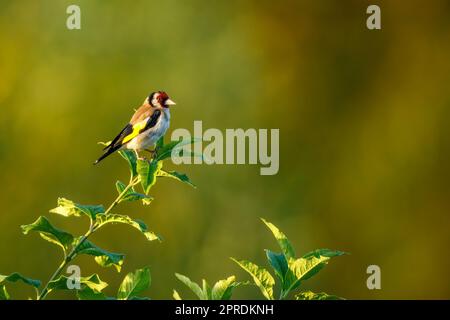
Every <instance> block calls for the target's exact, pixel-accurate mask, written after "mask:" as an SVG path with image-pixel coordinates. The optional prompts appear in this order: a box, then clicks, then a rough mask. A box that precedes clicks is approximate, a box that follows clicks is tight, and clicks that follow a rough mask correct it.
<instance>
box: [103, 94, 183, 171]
mask: <svg viewBox="0 0 450 320" xmlns="http://www.w3.org/2000/svg"><path fill="white" fill-rule="evenodd" d="M175 104H176V103H175V102H173V101H172V100H171V99H170V98H169V96H168V95H167V93H166V92H164V91H156V92H152V93H151V94H149V96H148V97H146V98H145V100H144V102H143V103H142V105H141V106H140V107H139V108H138V109H137V110H136V111H135V113H134V114H133V116H132V117H131V120H130V122H129V123H127V125H126V126H125V127H124V128H123V129H122V131H120V133H119V134H118V135H117V136H116V137H115V138H114V139H113V140H112V141H111V142H109V143H108V144H107V145H106V147H105V148H104V149H103V150H104V153H103V154H102V156H101V157H100V158H98V159H97V160H96V161H95V162H94V165H95V164H97V163H99V162H100V161H102V160H103V159H105V158H106V157H107V156H109V155H111V154H113V153H114V152H116V151H118V150H126V149H128V150H133V151H134V152H135V154H136V156H137V158H138V159H142V158H140V157H139V153H138V152H139V151H142V150H149V148H151V147H152V146H154V145H155V144H156V142H157V141H158V140H159V139H160V138H161V137H162V136H164V135H165V133H166V131H167V129H168V128H169V125H170V110H169V109H170V106H174V105H175Z"/></svg>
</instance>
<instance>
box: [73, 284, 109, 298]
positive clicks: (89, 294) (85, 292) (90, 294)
mask: <svg viewBox="0 0 450 320" xmlns="http://www.w3.org/2000/svg"><path fill="white" fill-rule="evenodd" d="M77 297H78V299H79V300H111V298H109V297H107V296H106V295H105V294H104V293H103V292H99V291H96V290H93V289H91V288H89V287H88V286H84V287H83V289H80V290H77Z"/></svg>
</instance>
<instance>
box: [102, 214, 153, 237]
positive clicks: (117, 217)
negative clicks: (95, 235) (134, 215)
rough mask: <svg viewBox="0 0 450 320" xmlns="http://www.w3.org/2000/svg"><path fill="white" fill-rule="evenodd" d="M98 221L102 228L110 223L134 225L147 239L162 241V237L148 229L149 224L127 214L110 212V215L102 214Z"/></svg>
mask: <svg viewBox="0 0 450 320" xmlns="http://www.w3.org/2000/svg"><path fill="white" fill-rule="evenodd" d="M97 223H98V227H97V228H100V227H102V226H104V225H106V224H108V223H112V224H114V223H123V224H127V225H129V226H132V227H133V228H135V229H137V230H139V231H141V232H142V233H143V234H144V236H145V237H146V238H147V240H149V241H153V240H159V241H161V238H160V237H159V236H158V235H156V234H155V233H153V232H150V231H148V229H147V225H146V224H145V223H144V222H142V221H141V220H137V219H134V220H133V219H131V218H130V217H129V216H125V215H121V214H108V215H100V216H98V217H97Z"/></svg>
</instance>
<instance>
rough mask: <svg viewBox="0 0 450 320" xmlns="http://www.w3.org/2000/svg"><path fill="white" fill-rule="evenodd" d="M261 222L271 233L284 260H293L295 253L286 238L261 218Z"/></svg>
mask: <svg viewBox="0 0 450 320" xmlns="http://www.w3.org/2000/svg"><path fill="white" fill-rule="evenodd" d="M261 220H262V221H263V222H264V223H265V224H266V226H267V227H268V228H269V229H270V231H272V233H273V235H274V237H275V239H276V240H277V242H278V245H279V246H280V248H281V251H282V252H283V254H284V255H285V256H286V260H289V259H290V258H295V251H294V248H293V247H292V244H291V243H290V242H289V240H288V238H287V237H286V236H285V235H284V233H283V232H281V231H280V230H279V229H278V228H277V227H276V226H275V225H273V224H272V223H270V222H268V221H266V220H264V219H262V218H261Z"/></svg>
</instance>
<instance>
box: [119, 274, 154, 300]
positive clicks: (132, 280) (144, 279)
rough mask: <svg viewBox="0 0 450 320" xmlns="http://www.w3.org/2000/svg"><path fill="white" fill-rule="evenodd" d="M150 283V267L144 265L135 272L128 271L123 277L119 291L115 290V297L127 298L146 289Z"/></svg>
mask: <svg viewBox="0 0 450 320" xmlns="http://www.w3.org/2000/svg"><path fill="white" fill-rule="evenodd" d="M150 283H151V277H150V269H149V268H147V267H145V268H143V269H138V270H136V271H135V272H130V273H128V274H127V275H126V276H125V278H124V279H123V281H122V283H121V285H120V287H119V291H118V292H117V299H120V300H129V299H130V298H131V297H134V296H135V295H137V294H139V293H140V292H142V291H144V290H146V289H147V288H148V287H149V286H150Z"/></svg>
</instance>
